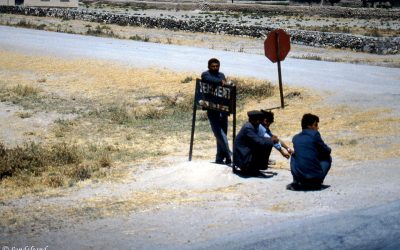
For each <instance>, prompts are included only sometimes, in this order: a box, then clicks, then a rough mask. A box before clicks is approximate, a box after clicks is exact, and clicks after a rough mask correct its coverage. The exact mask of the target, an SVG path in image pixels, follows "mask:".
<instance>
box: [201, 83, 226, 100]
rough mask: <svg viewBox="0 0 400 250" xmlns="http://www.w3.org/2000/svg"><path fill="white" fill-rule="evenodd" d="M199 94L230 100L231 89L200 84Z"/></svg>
mask: <svg viewBox="0 0 400 250" xmlns="http://www.w3.org/2000/svg"><path fill="white" fill-rule="evenodd" d="M200 93H203V94H211V95H213V96H218V97H221V98H224V99H227V100H229V99H231V89H230V88H225V87H223V86H216V87H214V86H213V85H211V84H209V83H205V82H200Z"/></svg>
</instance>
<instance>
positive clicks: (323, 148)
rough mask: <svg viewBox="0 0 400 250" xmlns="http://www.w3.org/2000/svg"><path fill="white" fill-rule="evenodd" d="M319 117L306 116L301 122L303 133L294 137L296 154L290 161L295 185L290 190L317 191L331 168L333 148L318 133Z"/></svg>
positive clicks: (290, 185)
mask: <svg viewBox="0 0 400 250" xmlns="http://www.w3.org/2000/svg"><path fill="white" fill-rule="evenodd" d="M318 123H319V117H318V116H316V115H313V114H305V115H304V116H303V118H302V120H301V127H302V131H301V132H300V133H299V134H297V135H295V136H294V137H293V146H294V154H292V158H291V161H290V170H291V172H292V175H293V183H291V184H289V185H288V186H287V189H289V190H317V189H320V188H321V184H322V183H323V182H324V179H325V176H326V175H327V174H328V171H329V169H330V168H331V164H332V158H331V148H330V147H328V145H326V144H325V142H324V141H323V140H322V138H321V135H320V133H319V132H318Z"/></svg>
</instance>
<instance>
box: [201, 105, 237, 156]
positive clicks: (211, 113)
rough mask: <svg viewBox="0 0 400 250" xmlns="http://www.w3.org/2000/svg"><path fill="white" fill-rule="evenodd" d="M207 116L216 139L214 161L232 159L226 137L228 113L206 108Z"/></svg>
mask: <svg viewBox="0 0 400 250" xmlns="http://www.w3.org/2000/svg"><path fill="white" fill-rule="evenodd" d="M207 117H208V120H209V121H210V125H211V129H212V131H213V133H214V136H215V139H216V141H217V155H216V157H215V162H217V163H222V162H224V160H225V163H230V162H231V161H232V159H231V155H232V152H231V151H230V149H229V143H228V138H227V136H226V134H227V133H228V115H226V114H223V113H220V112H218V111H215V110H207Z"/></svg>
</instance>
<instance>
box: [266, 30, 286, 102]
mask: <svg viewBox="0 0 400 250" xmlns="http://www.w3.org/2000/svg"><path fill="white" fill-rule="evenodd" d="M289 51H290V36H289V35H288V34H287V33H286V32H285V31H284V30H282V29H276V30H273V31H271V32H269V34H268V36H267V38H266V39H265V41H264V52H265V56H266V57H267V58H268V59H269V60H270V61H271V62H273V63H275V62H278V78H279V93H280V96H281V108H284V107H285V103H284V100H283V87H282V74H281V61H283V60H285V57H286V56H287V54H288V53H289Z"/></svg>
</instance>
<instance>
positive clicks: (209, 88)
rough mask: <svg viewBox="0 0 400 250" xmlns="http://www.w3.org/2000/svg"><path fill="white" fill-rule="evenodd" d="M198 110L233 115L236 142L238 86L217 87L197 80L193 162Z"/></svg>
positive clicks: (191, 143)
mask: <svg viewBox="0 0 400 250" xmlns="http://www.w3.org/2000/svg"><path fill="white" fill-rule="evenodd" d="M198 108H201V109H203V110H216V111H219V112H221V113H225V114H227V115H230V114H233V121H232V122H233V126H232V128H233V129H232V141H234V140H235V135H236V86H235V85H224V86H216V85H215V84H212V83H208V82H202V81H201V80H200V79H196V88H195V94H194V101H193V117H192V131H191V135H190V149H189V161H191V160H192V154H193V141H194V130H195V126H196V110H197V109H198ZM232 143H233V142H232Z"/></svg>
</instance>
